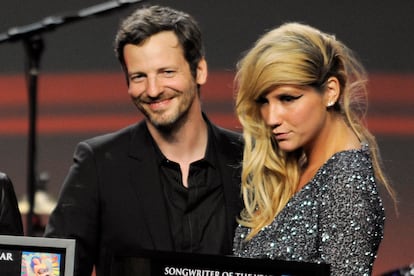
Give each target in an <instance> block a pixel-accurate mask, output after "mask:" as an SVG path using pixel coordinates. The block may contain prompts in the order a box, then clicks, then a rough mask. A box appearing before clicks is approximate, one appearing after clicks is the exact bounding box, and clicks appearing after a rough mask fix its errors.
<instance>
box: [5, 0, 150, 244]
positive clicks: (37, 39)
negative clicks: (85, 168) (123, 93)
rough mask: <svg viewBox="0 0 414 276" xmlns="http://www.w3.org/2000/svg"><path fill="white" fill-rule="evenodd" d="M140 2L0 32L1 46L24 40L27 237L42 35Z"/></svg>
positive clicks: (120, 2)
mask: <svg viewBox="0 0 414 276" xmlns="http://www.w3.org/2000/svg"><path fill="white" fill-rule="evenodd" d="M141 1H142V0H115V1H109V2H104V3H101V4H98V5H94V6H91V7H88V8H85V9H81V10H79V11H77V12H75V13H72V14H66V15H62V16H49V17H46V18H44V19H43V20H41V21H39V22H35V23H32V24H29V25H25V26H21V27H13V28H10V29H9V30H8V31H6V32H5V33H0V43H2V42H15V41H19V40H21V41H23V44H24V48H25V53H26V61H25V76H26V83H27V89H28V99H29V129H28V160H27V193H28V203H29V210H28V213H27V218H26V219H27V223H26V232H27V233H26V234H27V235H28V236H32V235H33V219H34V205H35V193H36V183H37V172H36V163H37V148H36V146H37V126H36V125H37V90H38V89H37V86H38V76H39V72H40V60H41V56H42V53H43V50H44V42H43V39H42V37H41V34H42V33H44V32H46V31H51V30H54V29H55V28H56V27H59V26H62V25H64V24H67V23H70V22H75V21H79V20H81V19H85V18H88V17H91V16H95V15H100V14H104V13H108V12H110V11H113V10H115V9H119V8H124V7H127V6H129V5H131V4H134V3H138V2H141Z"/></svg>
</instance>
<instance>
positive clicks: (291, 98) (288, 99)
mask: <svg viewBox="0 0 414 276" xmlns="http://www.w3.org/2000/svg"><path fill="white" fill-rule="evenodd" d="M300 97H302V95H300V96H292V95H281V96H280V97H279V99H280V100H281V101H282V102H292V101H294V100H297V99H299V98H300Z"/></svg>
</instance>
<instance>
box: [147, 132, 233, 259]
mask: <svg viewBox="0 0 414 276" xmlns="http://www.w3.org/2000/svg"><path fill="white" fill-rule="evenodd" d="M210 136H211V130H209V139H208V141H209V142H208V145H207V150H206V153H205V156H204V158H202V159H201V160H198V161H195V162H193V163H191V164H190V168H189V175H188V187H184V185H183V182H182V174H181V169H180V165H179V164H178V163H176V162H173V161H171V160H168V159H167V158H166V157H165V156H164V155H163V154H162V153H161V152H160V150H159V149H158V147H157V146H155V143H154V146H155V147H156V149H157V152H158V156H157V161H158V164H159V167H160V181H161V185H162V187H163V192H164V197H165V202H166V206H167V209H168V213H169V218H170V225H171V230H172V237H173V243H174V247H175V251H179V252H193V253H206V254H218V253H221V254H223V253H224V250H225V249H224V244H225V240H226V238H227V236H228V233H226V227H225V223H226V219H227V218H226V210H225V204H224V194H223V184H222V183H221V180H220V175H219V173H218V169H217V168H216V167H215V166H214V164H217V162H216V160H215V159H216V158H217V155H216V154H215V152H216V148H215V146H214V143H213V140H214V139H213V138H212V137H210Z"/></svg>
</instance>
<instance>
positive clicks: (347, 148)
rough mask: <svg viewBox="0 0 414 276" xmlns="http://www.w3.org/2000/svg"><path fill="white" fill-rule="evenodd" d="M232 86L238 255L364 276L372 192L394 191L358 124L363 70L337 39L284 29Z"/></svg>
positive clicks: (374, 236)
mask: <svg viewBox="0 0 414 276" xmlns="http://www.w3.org/2000/svg"><path fill="white" fill-rule="evenodd" d="M236 84H237V99H236V111H237V115H238V117H239V120H240V122H241V124H242V126H243V134H244V139H245V143H246V144H245V148H244V159H243V172H242V193H243V200H244V204H245V208H244V210H243V211H242V213H241V215H240V219H239V224H240V225H239V227H238V228H237V229H236V236H235V239H234V248H233V251H234V254H235V255H236V256H239V257H253V258H272V259H281V260H294V261H304V262H322V263H328V264H330V266H331V273H332V275H369V274H370V273H371V271H372V266H373V263H374V260H375V257H376V254H377V250H378V247H379V244H380V242H381V239H382V235H383V229H384V219H385V215H384V208H383V204H382V201H381V198H380V195H379V193H378V191H377V184H379V183H381V184H382V185H385V187H386V188H387V189H388V191H389V192H390V193H391V196H392V197H394V193H393V190H392V188H391V187H390V185H389V184H388V182H387V180H386V178H385V177H384V174H383V172H382V170H381V168H380V160H379V155H378V151H377V143H376V141H375V138H374V137H373V136H372V135H371V134H370V132H369V131H368V129H367V128H366V127H365V126H364V124H363V116H364V112H365V108H366V102H365V100H366V97H365V95H366V87H365V85H366V74H365V70H364V68H363V66H362V65H361V64H360V63H359V62H358V60H357V59H356V58H355V57H354V56H353V54H352V52H351V50H349V49H348V48H347V47H346V46H345V45H344V44H343V43H341V42H340V41H338V40H337V39H336V38H335V37H334V36H332V35H329V34H326V33H323V32H321V31H319V30H317V29H315V28H313V27H311V26H308V25H303V24H299V23H288V24H284V25H282V26H280V27H278V28H276V29H274V30H272V31H269V32H268V33H266V34H265V35H264V36H262V37H261V38H260V39H259V40H258V41H257V42H256V44H255V45H254V47H253V48H252V49H251V50H250V51H248V52H247V54H246V55H245V56H244V58H243V59H242V60H241V61H240V62H239V65H238V72H237V75H236Z"/></svg>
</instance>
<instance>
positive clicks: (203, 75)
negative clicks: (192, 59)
mask: <svg viewBox="0 0 414 276" xmlns="http://www.w3.org/2000/svg"><path fill="white" fill-rule="evenodd" d="M207 75H208V68H207V61H206V60H205V58H202V59H201V60H200V61H199V62H198V66H197V76H196V83H197V84H199V85H203V84H205V83H206V82H207Z"/></svg>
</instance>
